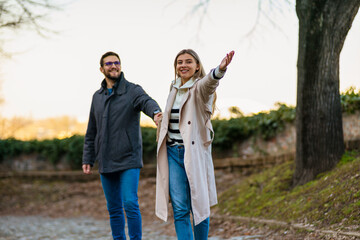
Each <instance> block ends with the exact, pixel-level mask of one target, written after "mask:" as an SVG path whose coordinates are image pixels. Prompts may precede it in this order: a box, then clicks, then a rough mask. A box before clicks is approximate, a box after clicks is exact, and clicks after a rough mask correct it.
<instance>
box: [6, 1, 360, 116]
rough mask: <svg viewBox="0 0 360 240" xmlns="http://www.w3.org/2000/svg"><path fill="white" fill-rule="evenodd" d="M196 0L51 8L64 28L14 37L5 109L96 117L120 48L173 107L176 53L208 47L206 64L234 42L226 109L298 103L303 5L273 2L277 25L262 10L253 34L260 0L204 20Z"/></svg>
mask: <svg viewBox="0 0 360 240" xmlns="http://www.w3.org/2000/svg"><path fill="white" fill-rule="evenodd" d="M59 2H60V1H59ZM62 2H64V1H62ZM197 2H198V1H194V0H151V1H149V0H102V1H98V0H74V1H71V2H70V3H68V4H66V5H65V6H64V7H63V11H59V12H54V13H52V14H51V15H50V16H49V19H48V21H47V23H46V25H47V26H49V27H51V28H52V29H54V30H56V31H58V32H59V33H58V34H57V35H53V34H50V36H49V37H48V38H41V37H40V36H38V35H36V34H35V33H33V32H29V31H24V30H23V31H17V32H16V33H14V34H13V35H11V36H6V39H7V42H6V44H5V50H6V51H7V52H10V53H14V55H13V57H12V59H2V60H1V61H2V66H1V69H0V79H1V88H0V89H1V95H2V96H3V97H4V98H5V103H4V104H3V105H2V106H1V107H0V111H1V114H2V115H3V116H5V117H13V116H24V117H32V118H35V119H42V118H47V117H56V116H63V115H68V116H71V117H76V118H77V119H78V120H80V121H87V118H88V114H89V108H90V102H91V97H92V95H93V93H94V92H95V91H96V90H97V89H99V87H100V82H101V80H102V79H103V75H102V74H101V72H100V71H99V59H100V57H101V55H102V54H103V53H105V52H107V51H115V52H117V53H118V54H119V55H120V58H121V60H122V70H123V72H124V73H125V77H126V78H127V80H129V81H131V82H134V83H137V84H140V85H141V86H142V87H143V88H144V90H145V91H146V92H147V93H148V94H149V95H150V96H152V97H153V98H154V99H155V100H156V101H157V102H158V103H159V104H160V106H161V107H162V108H164V107H165V102H166V98H167V95H168V92H169V86H170V82H171V80H173V77H174V70H173V61H174V58H175V56H176V54H177V53H178V52H179V51H180V50H182V49H184V48H192V49H194V50H195V51H196V52H197V53H198V54H199V56H200V58H201V60H202V62H203V65H204V67H205V70H206V71H207V72H208V71H210V69H211V68H214V67H216V66H217V65H218V64H219V63H220V61H221V59H222V58H223V57H224V56H225V54H226V53H227V52H229V51H231V50H235V56H234V59H233V62H232V63H231V65H230V66H229V68H228V71H227V73H226V76H225V77H224V78H223V79H222V80H221V83H220V86H219V88H218V90H217V94H218V102H217V106H218V109H219V112H218V113H219V114H220V115H222V116H227V114H228V111H227V109H228V108H229V107H230V106H237V107H239V108H240V109H241V110H242V111H243V112H244V113H256V112H259V111H263V110H270V109H271V108H273V107H274V103H275V102H283V103H286V104H289V105H295V103H296V85H297V83H296V81H297V80H296V61H297V51H298V49H297V46H298V20H297V17H296V14H295V10H294V7H291V9H292V10H286V9H285V10H284V11H283V15H281V13H280V11H276V10H274V11H273V12H272V13H271V12H269V11H266V10H264V11H266V12H267V13H268V14H269V15H270V17H271V19H273V20H274V22H276V23H277V24H278V25H277V26H273V25H272V24H271V23H270V22H269V21H268V20H267V19H266V17H265V15H261V16H260V20H259V25H258V26H257V29H256V31H255V32H254V34H253V35H251V36H250V37H244V36H245V35H246V34H247V33H249V31H250V30H251V29H252V27H253V26H254V24H255V21H256V16H257V15H256V14H257V2H258V1H254V0H241V1H239V0H221V1H220V0H211V1H210V5H209V8H208V12H207V13H206V15H205V17H204V18H203V21H202V25H201V28H199V23H200V19H201V18H200V16H201V14H202V10H200V11H198V12H195V13H193V14H192V11H193V10H194V6H195V5H196V3H197ZM264 8H265V9H266V8H270V7H268V6H264ZM284 8H286V7H284ZM287 8H289V7H287ZM359 15H360V14H358V16H357V17H356V19H355V21H354V23H353V27H352V29H351V30H350V32H349V34H348V38H347V39H346V42H345V45H344V48H343V51H342V54H341V59H340V90H341V91H344V90H345V89H347V88H348V87H350V86H355V87H357V88H358V89H359V88H360V16H359Z"/></svg>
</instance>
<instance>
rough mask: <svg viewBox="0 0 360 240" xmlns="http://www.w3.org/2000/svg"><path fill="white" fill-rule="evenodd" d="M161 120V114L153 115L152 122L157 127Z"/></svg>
mask: <svg viewBox="0 0 360 240" xmlns="http://www.w3.org/2000/svg"><path fill="white" fill-rule="evenodd" d="M161 119H162V112H159V113H157V114H155V115H154V122H155V124H156V126H159V122H160V121H161Z"/></svg>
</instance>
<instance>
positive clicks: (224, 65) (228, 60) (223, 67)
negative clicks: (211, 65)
mask: <svg viewBox="0 0 360 240" xmlns="http://www.w3.org/2000/svg"><path fill="white" fill-rule="evenodd" d="M234 54H235V52H234V51H231V52H229V53H228V54H226V57H224V59H223V60H222V61H221V63H220V65H219V69H220V71H225V70H226V68H227V66H228V65H229V64H230V63H231V60H232V58H233V56H234Z"/></svg>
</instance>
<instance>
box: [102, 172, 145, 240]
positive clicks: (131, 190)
mask: <svg viewBox="0 0 360 240" xmlns="http://www.w3.org/2000/svg"><path fill="white" fill-rule="evenodd" d="M139 176H140V169H139V168H132V169H127V170H124V171H120V172H115V173H105V174H101V175H100V178H101V184H102V186H103V190H104V194H105V198H106V202H107V209H108V211H109V215H110V226H111V231H112V235H113V238H114V240H126V236H125V217H124V210H123V208H124V209H125V212H126V219H127V223H128V233H129V237H130V239H132V240H137V239H141V214H140V209H139V203H138V195H137V192H138V185H139Z"/></svg>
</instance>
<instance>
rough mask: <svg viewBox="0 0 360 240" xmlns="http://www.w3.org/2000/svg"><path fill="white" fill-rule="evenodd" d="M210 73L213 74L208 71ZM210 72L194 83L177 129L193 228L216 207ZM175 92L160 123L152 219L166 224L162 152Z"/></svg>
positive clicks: (164, 154)
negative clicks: (181, 143)
mask: <svg viewBox="0 0 360 240" xmlns="http://www.w3.org/2000/svg"><path fill="white" fill-rule="evenodd" d="M212 71H214V70H212ZM212 71H211V72H210V73H209V74H207V75H206V76H205V77H204V78H202V79H197V80H196V81H195V82H194V84H193V86H192V87H191V88H189V90H188V91H187V93H186V94H185V95H184V97H183V99H182V102H181V105H180V119H179V128H180V133H181V136H182V138H183V141H184V146H185V156H184V165H185V171H186V175H187V177H188V180H189V185H190V194H191V207H192V213H193V217H194V221H195V225H197V224H199V223H201V222H202V221H203V220H205V219H206V218H208V217H210V207H211V206H213V205H215V204H217V194H216V186H215V174H214V165H213V161H212V156H211V143H212V140H213V137H214V132H213V129H212V125H211V121H210V117H211V113H212V101H213V93H214V92H215V90H216V87H217V86H218V85H219V80H217V79H214V78H213V77H212V76H213V74H212ZM176 93H177V89H176V88H174V87H172V88H171V90H170V93H169V96H168V99H167V103H166V107H165V111H164V113H163V119H162V122H161V126H158V127H159V128H160V131H159V136H158V145H157V174H156V204H155V212H156V216H158V217H159V218H160V219H162V220H164V221H167V218H168V205H169V204H168V203H169V200H170V199H169V166H168V158H167V149H166V138H167V132H168V125H169V118H170V111H171V108H172V106H173V103H174V100H175V97H176Z"/></svg>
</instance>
